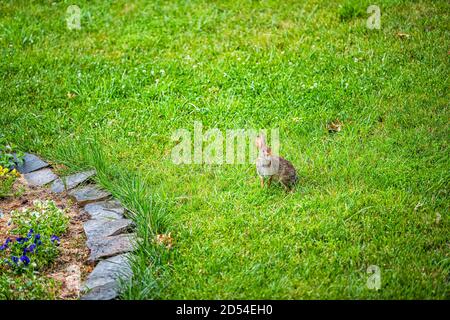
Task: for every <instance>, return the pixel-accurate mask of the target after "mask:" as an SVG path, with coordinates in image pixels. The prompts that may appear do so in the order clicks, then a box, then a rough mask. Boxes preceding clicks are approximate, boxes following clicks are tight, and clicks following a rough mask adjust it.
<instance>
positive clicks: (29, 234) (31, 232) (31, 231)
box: [27, 229, 34, 238]
mask: <svg viewBox="0 0 450 320" xmlns="http://www.w3.org/2000/svg"><path fill="white" fill-rule="evenodd" d="M33 233H34V230H33V229H30V231H28V234H27V237H28V238H29V237H31V235H32V234H33Z"/></svg>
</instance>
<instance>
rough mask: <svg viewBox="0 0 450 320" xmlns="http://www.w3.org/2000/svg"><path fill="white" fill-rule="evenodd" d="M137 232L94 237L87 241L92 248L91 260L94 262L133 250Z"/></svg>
mask: <svg viewBox="0 0 450 320" xmlns="http://www.w3.org/2000/svg"><path fill="white" fill-rule="evenodd" d="M135 240H136V234H134V233H130V234H119V235H117V236H112V237H102V238H94V239H92V240H88V241H87V243H86V244H87V246H88V248H89V249H90V250H91V255H90V256H89V261H90V262H94V261H98V260H100V259H104V258H109V257H112V256H115V255H118V254H121V253H125V252H129V251H132V250H133V243H134V241H135Z"/></svg>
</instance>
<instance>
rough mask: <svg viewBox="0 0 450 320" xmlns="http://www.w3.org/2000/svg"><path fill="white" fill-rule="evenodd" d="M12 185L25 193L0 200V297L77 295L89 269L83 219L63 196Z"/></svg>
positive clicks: (46, 297) (42, 297) (68, 297)
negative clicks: (1, 214)
mask: <svg viewBox="0 0 450 320" xmlns="http://www.w3.org/2000/svg"><path fill="white" fill-rule="evenodd" d="M16 183H17V184H19V185H20V187H22V188H23V189H24V192H23V193H22V194H21V195H20V196H16V197H8V198H6V199H5V200H2V202H1V203H0V210H1V211H3V216H0V299H74V298H78V296H79V289H80V288H79V284H80V283H81V278H82V276H83V275H84V274H86V273H87V271H89V269H90V268H91V267H90V266H87V265H84V264H83V262H84V261H85V260H86V257H87V254H88V250H87V249H86V248H85V245H84V241H85V239H84V233H83V230H82V220H83V218H84V217H83V216H81V215H80V213H79V210H78V208H77V206H76V205H74V204H72V203H71V202H70V200H68V199H66V198H65V197H64V196H56V195H54V194H52V193H51V192H49V191H48V190H46V189H45V188H28V187H27V186H26V185H25V183H24V182H23V179H20V178H19V179H18V181H16ZM41 199H42V200H41ZM74 276H75V277H74Z"/></svg>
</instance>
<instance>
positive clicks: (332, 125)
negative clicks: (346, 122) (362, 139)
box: [327, 119, 342, 133]
mask: <svg viewBox="0 0 450 320" xmlns="http://www.w3.org/2000/svg"><path fill="white" fill-rule="evenodd" d="M327 129H328V132H330V133H335V132H339V131H341V130H342V122H341V121H340V120H339V119H336V120H334V121H332V122H329V123H328V124H327Z"/></svg>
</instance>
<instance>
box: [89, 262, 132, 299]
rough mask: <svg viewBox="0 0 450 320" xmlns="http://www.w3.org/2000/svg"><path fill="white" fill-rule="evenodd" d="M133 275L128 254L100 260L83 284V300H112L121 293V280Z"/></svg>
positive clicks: (126, 279)
mask: <svg viewBox="0 0 450 320" xmlns="http://www.w3.org/2000/svg"><path fill="white" fill-rule="evenodd" d="M131 276H132V271H131V268H130V266H129V264H128V261H127V257H126V254H121V255H118V256H115V257H111V258H109V259H106V260H103V261H100V262H99V263H98V264H97V266H96V267H95V269H94V270H93V271H92V273H91V274H90V275H89V276H88V278H87V279H86V282H85V283H84V285H83V291H84V292H86V294H85V295H83V296H82V297H81V300H111V299H114V298H117V296H118V295H119V289H120V288H119V281H120V280H122V281H128V280H129V279H130V278H131Z"/></svg>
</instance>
